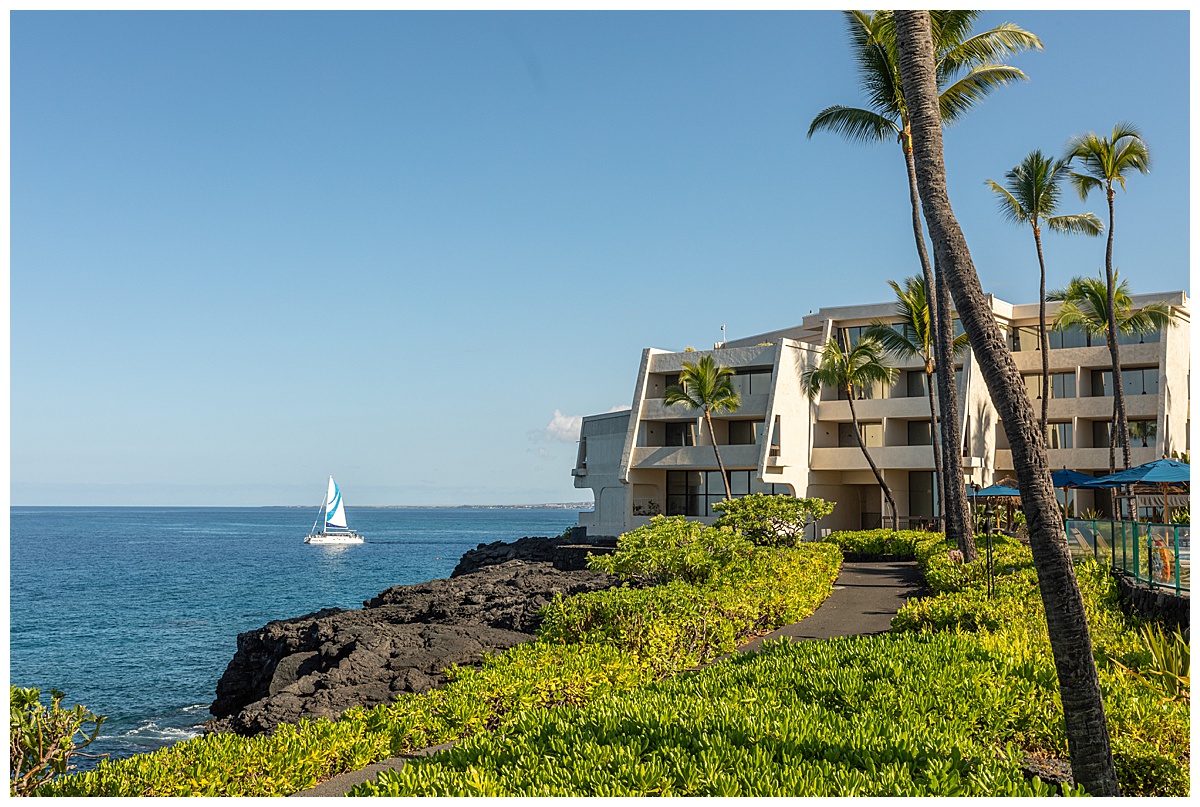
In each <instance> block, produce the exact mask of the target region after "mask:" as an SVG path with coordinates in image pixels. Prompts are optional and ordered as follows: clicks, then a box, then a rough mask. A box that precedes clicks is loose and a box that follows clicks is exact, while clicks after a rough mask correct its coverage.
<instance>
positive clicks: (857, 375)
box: [800, 334, 900, 530]
mask: <svg viewBox="0 0 1200 807" xmlns="http://www.w3.org/2000/svg"><path fill="white" fill-rule="evenodd" d="M896 375H897V370H896V368H894V367H889V366H888V364H887V361H886V358H885V357H884V348H883V345H882V344H880V342H879V340H877V339H872V338H871V337H869V336H866V335H865V334H864V335H863V337H862V338H861V339H859V340H858V344H856V345H855V346H854V347H853V348H851V349H848V350H846V349H843V348H842V346H841V345H839V344H838V342H837V340H836V339H830V340H829V341H828V342H827V343H826V344H825V349H824V350H823V351H821V361H820V363H819V364H818V365H817V366H816V367H814V368H813V369H811V370H806V371H805V372H804V375H803V376H802V377H801V379H800V387H801V389H803V390H804V391H805V393H807V395H808V397H809V400H812V399H814V398H816V397H817V395H818V394H819V393H820V391H821V388H822V387H831V388H833V389H836V390H838V391H840V392H843V393H845V394H846V398H847V399H848V400H849V401H850V420H851V421H852V422H853V424H854V439H855V441H856V442H857V443H858V447H859V450H861V451H862V453H863V456H864V457H866V459H867V464H868V465H870V466H871V471H872V473H874V474H875V479H876V481H878V482H879V487H881V488H882V489H883V498H884V499H885V500H886V501H887V505H888V508H889V509H890V510H891V512H892V529H893V530H898V529H900V516H899V514H897V512H896V501H895V499H893V498H892V491H891V489H890V488H888V486H887V483H886V482H884V481H883V474H882V473H880V471H879V466H877V465H876V464H875V460H873V459H872V458H871V452H869V451H867V446H866V444H865V443H863V439H862V432H861V431H860V429H859V427H858V412H857V411H855V409H854V397H855V396H856V395H857V394H858V393H859V392H861V391H862V390H863V389H865V388H867V387H870V386H871V385H872V384H877V383H886V384H891V383H892V382H893V381H895V380H896Z"/></svg>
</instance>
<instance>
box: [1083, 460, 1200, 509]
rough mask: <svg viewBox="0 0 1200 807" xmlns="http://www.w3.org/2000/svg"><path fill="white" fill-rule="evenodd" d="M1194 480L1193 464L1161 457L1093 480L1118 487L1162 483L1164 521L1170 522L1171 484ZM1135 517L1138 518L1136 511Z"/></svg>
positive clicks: (1096, 485) (1187, 482) (1108, 486)
mask: <svg viewBox="0 0 1200 807" xmlns="http://www.w3.org/2000/svg"><path fill="white" fill-rule="evenodd" d="M1191 481H1192V466H1190V465H1188V464H1187V463H1186V462H1180V461H1179V460H1168V459H1161V460H1155V461H1154V462H1147V463H1146V464H1145V465H1138V466H1137V467H1135V468H1126V469H1125V470H1124V471H1117V472H1116V473H1115V474H1109V475H1108V476H1102V477H1100V478H1099V479H1097V480H1095V481H1094V482H1092V486H1093V487H1098V488H1118V487H1121V486H1122V485H1134V484H1139V483H1141V484H1147V485H1162V494H1163V521H1165V522H1168V523H1170V515H1171V506H1170V501H1169V500H1168V499H1167V489H1168V488H1170V487H1171V485H1189V484H1190V483H1191ZM1134 518H1135V519H1136V518H1137V514H1136V512H1135V513H1134Z"/></svg>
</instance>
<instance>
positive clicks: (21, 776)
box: [8, 686, 105, 796]
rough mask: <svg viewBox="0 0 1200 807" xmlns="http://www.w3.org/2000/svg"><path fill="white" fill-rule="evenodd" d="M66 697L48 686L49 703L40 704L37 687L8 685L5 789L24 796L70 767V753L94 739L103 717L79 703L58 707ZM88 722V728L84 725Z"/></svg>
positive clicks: (78, 753)
mask: <svg viewBox="0 0 1200 807" xmlns="http://www.w3.org/2000/svg"><path fill="white" fill-rule="evenodd" d="M64 697H66V695H64V694H63V693H62V692H59V691H58V690H57V689H51V690H50V705H49V706H45V705H43V704H42V693H41V690H39V689H34V688H29V689H24V688H21V687H14V686H10V687H9V690H8V713H9V718H8V759H9V765H8V776H9V780H8V781H9V792H10V793H11V794H12V795H14V796H28V795H29V794H30V793H31V792H32V791H33V790H34V789H36V788H37V787H38V786H39V785H41V784H42V783H43V782H46V781H49V780H50V779H51V778H53V777H55V776H58V775H59V774H63V773H66V772H67V771H68V770H70V768H71V764H70V763H71V757H72V756H75V755H80V756H86V755H84V754H81V750H82V749H84V748H86V747H87V746H88V745H90V744H91V743H92V741H93V740H95V739H96V735H98V734H99V733H100V726H101V725H102V724H103V723H104V720H105V718H104V717H103V716H102V715H94V714H92V713H91V712H90V711H88V710H87V709H85V708H84V707H82V706H74V707H72V708H71V709H64V708H62V705H61V704H62V699H63V698H64ZM89 725H90V731H89V729H88V726H89Z"/></svg>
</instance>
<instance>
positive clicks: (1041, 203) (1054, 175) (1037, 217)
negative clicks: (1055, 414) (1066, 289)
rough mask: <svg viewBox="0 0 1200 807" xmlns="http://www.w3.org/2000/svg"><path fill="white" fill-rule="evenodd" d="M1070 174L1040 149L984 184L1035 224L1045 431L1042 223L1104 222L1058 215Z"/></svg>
mask: <svg viewBox="0 0 1200 807" xmlns="http://www.w3.org/2000/svg"><path fill="white" fill-rule="evenodd" d="M1066 175H1067V161H1066V160H1053V159H1051V158H1050V157H1047V156H1046V155H1045V154H1042V152H1041V151H1031V152H1029V154H1027V155H1025V159H1024V160H1022V161H1021V164H1020V165H1018V166H1017V167H1016V168H1014V169H1012V170H1011V171H1009V172H1008V173H1007V174H1005V175H1004V179H1005V181H1006V183H1005V184H1006V186H1007V187H1002V186H1001V185H1000V184H999V183H997V182H994V181H993V180H990V179H988V180H985V181H984V184H985V185H987V186H989V187H990V188H991V189H992V191H994V192H995V193H996V195H998V196H999V197H1000V215H1002V216H1004V218H1006V219H1008V220H1009V221H1011V222H1012V223H1013V224H1028V225H1029V226H1030V227H1032V228H1033V243H1034V245H1035V246H1036V247H1037V256H1038V266H1039V267H1041V270H1042V283H1041V287H1040V291H1039V293H1038V339H1039V340H1041V348H1042V420H1041V427H1042V432H1043V433H1045V431H1046V420H1047V418H1048V417H1049V412H1050V393H1049V383H1050V339H1049V337H1048V336H1047V335H1046V259H1045V257H1044V256H1043V255H1042V224H1045V225H1046V226H1047V227H1049V228H1050V229H1051V230H1053V231H1054V232H1056V233H1082V234H1084V235H1099V234H1100V233H1101V232H1102V231H1103V230H1104V225H1103V224H1101V223H1100V219H1098V218H1096V215H1095V214H1094V213H1079V214H1076V215H1071V216H1056V215H1054V214H1055V211H1056V210H1057V209H1058V197H1059V192H1060V189H1061V188H1060V186H1061V184H1062V181H1063V179H1064V178H1065V177H1066Z"/></svg>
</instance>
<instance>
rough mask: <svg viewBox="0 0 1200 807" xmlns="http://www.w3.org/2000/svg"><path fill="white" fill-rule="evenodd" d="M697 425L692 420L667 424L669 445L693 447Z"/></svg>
mask: <svg viewBox="0 0 1200 807" xmlns="http://www.w3.org/2000/svg"><path fill="white" fill-rule="evenodd" d="M695 431H696V424H695V423H693V422H692V421H690V420H685V421H682V422H678V423H668V424H667V445H669V446H692V445H695V444H696V441H695Z"/></svg>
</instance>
